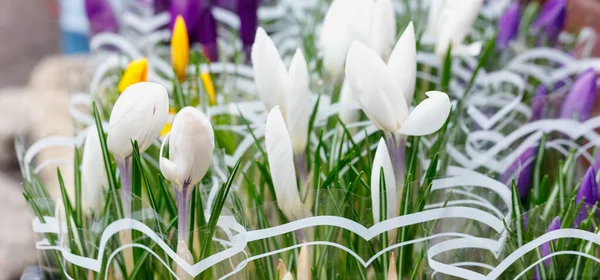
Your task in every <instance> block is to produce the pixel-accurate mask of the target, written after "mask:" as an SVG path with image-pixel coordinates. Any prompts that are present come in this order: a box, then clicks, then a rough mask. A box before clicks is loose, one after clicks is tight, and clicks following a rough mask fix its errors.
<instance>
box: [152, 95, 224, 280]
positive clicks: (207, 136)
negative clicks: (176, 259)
mask: <svg viewBox="0 0 600 280" xmlns="http://www.w3.org/2000/svg"><path fill="white" fill-rule="evenodd" d="M166 143H169V158H168V159H167V158H165V157H162V150H163V148H164V146H165V144H166ZM214 148H215V142H214V131H213V128H212V125H211V123H210V120H209V119H208V118H207V117H206V116H205V115H204V114H203V113H202V112H200V111H199V110H197V109H195V108H193V107H185V108H183V109H181V111H179V113H177V115H176V116H175V119H174V120H173V127H172V128H171V132H170V133H169V134H168V135H167V136H166V137H165V139H164V141H163V145H162V147H161V152H160V154H161V157H160V171H161V172H162V174H163V176H164V177H165V178H166V179H167V180H169V181H171V183H173V187H174V188H175V194H176V196H177V211H178V216H179V219H178V225H177V226H178V228H177V233H178V247H177V253H178V255H179V256H180V257H182V258H184V259H185V260H186V261H187V262H188V263H190V261H193V258H191V257H190V256H191V254H190V253H189V250H188V248H187V240H188V236H189V228H188V227H189V218H188V217H189V214H190V213H189V212H190V211H189V205H190V199H191V195H192V192H193V190H194V186H195V185H196V184H198V182H200V181H201V180H202V178H203V177H204V175H206V172H207V171H208V167H209V166H210V163H211V160H212V154H213V150H214ZM179 272H181V271H180V269H179V270H178V273H179ZM183 274H185V273H183ZM184 279H191V278H189V277H187V278H184Z"/></svg>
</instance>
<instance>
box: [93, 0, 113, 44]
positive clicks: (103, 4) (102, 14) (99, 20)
mask: <svg viewBox="0 0 600 280" xmlns="http://www.w3.org/2000/svg"><path fill="white" fill-rule="evenodd" d="M85 12H86V14H87V17H88V20H89V21H90V31H91V34H92V36H93V35H96V34H98V33H100V32H112V33H117V32H119V24H118V23H117V19H116V18H115V14H114V13H113V10H112V8H111V7H110V4H109V3H108V2H107V0H85Z"/></svg>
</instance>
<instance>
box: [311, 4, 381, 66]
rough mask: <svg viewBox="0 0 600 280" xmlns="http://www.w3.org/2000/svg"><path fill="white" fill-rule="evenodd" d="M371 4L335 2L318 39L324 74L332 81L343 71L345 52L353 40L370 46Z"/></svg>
mask: <svg viewBox="0 0 600 280" xmlns="http://www.w3.org/2000/svg"><path fill="white" fill-rule="evenodd" d="M372 5H373V3H372V1H364V0H334V1H333V3H331V5H330V6H329V9H328V10H327V13H326V14H325V18H324V19H323V25H322V27H321V32H320V35H319V48H320V50H321V52H322V54H323V65H324V67H325V70H326V71H327V72H328V73H329V74H331V75H332V76H333V77H336V78H337V77H339V76H340V75H342V73H343V71H344V63H345V61H346V54H347V53H348V48H349V47H350V44H352V42H353V41H354V40H360V41H362V42H364V43H368V42H369V34H370V33H369V32H370V28H371V26H370V16H371V8H372Z"/></svg>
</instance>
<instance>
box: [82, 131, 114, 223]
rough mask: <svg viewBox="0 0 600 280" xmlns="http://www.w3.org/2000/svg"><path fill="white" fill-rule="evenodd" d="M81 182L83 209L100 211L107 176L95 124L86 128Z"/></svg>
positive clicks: (106, 184)
mask: <svg viewBox="0 0 600 280" xmlns="http://www.w3.org/2000/svg"><path fill="white" fill-rule="evenodd" d="M81 182H82V184H83V186H82V187H83V192H82V199H83V207H82V208H83V210H84V211H85V212H86V213H90V212H89V211H90V210H92V211H100V210H101V202H102V201H103V197H104V191H106V190H107V189H108V177H107V175H106V169H105V168H104V161H103V160H102V147H101V146H100V138H99V137H98V131H97V129H96V125H91V126H90V127H89V128H88V131H87V134H86V138H85V144H84V146H83V155H82V157H81Z"/></svg>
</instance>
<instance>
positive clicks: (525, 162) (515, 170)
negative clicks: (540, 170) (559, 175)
mask: <svg viewBox="0 0 600 280" xmlns="http://www.w3.org/2000/svg"><path fill="white" fill-rule="evenodd" d="M536 151H537V149H536V147H529V148H527V149H526V150H525V151H524V152H523V153H522V154H521V155H520V156H519V158H517V160H515V161H514V162H513V163H512V164H511V165H510V167H509V168H508V169H507V170H506V171H505V172H504V174H502V176H501V181H503V182H504V183H506V184H511V182H512V181H511V179H512V178H513V177H514V176H515V174H516V176H518V179H517V181H516V184H517V190H518V191H519V197H520V198H521V201H523V200H525V199H526V198H527V196H529V191H530V188H531V176H532V175H533V174H532V173H533V160H534V158H535V153H536Z"/></svg>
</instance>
